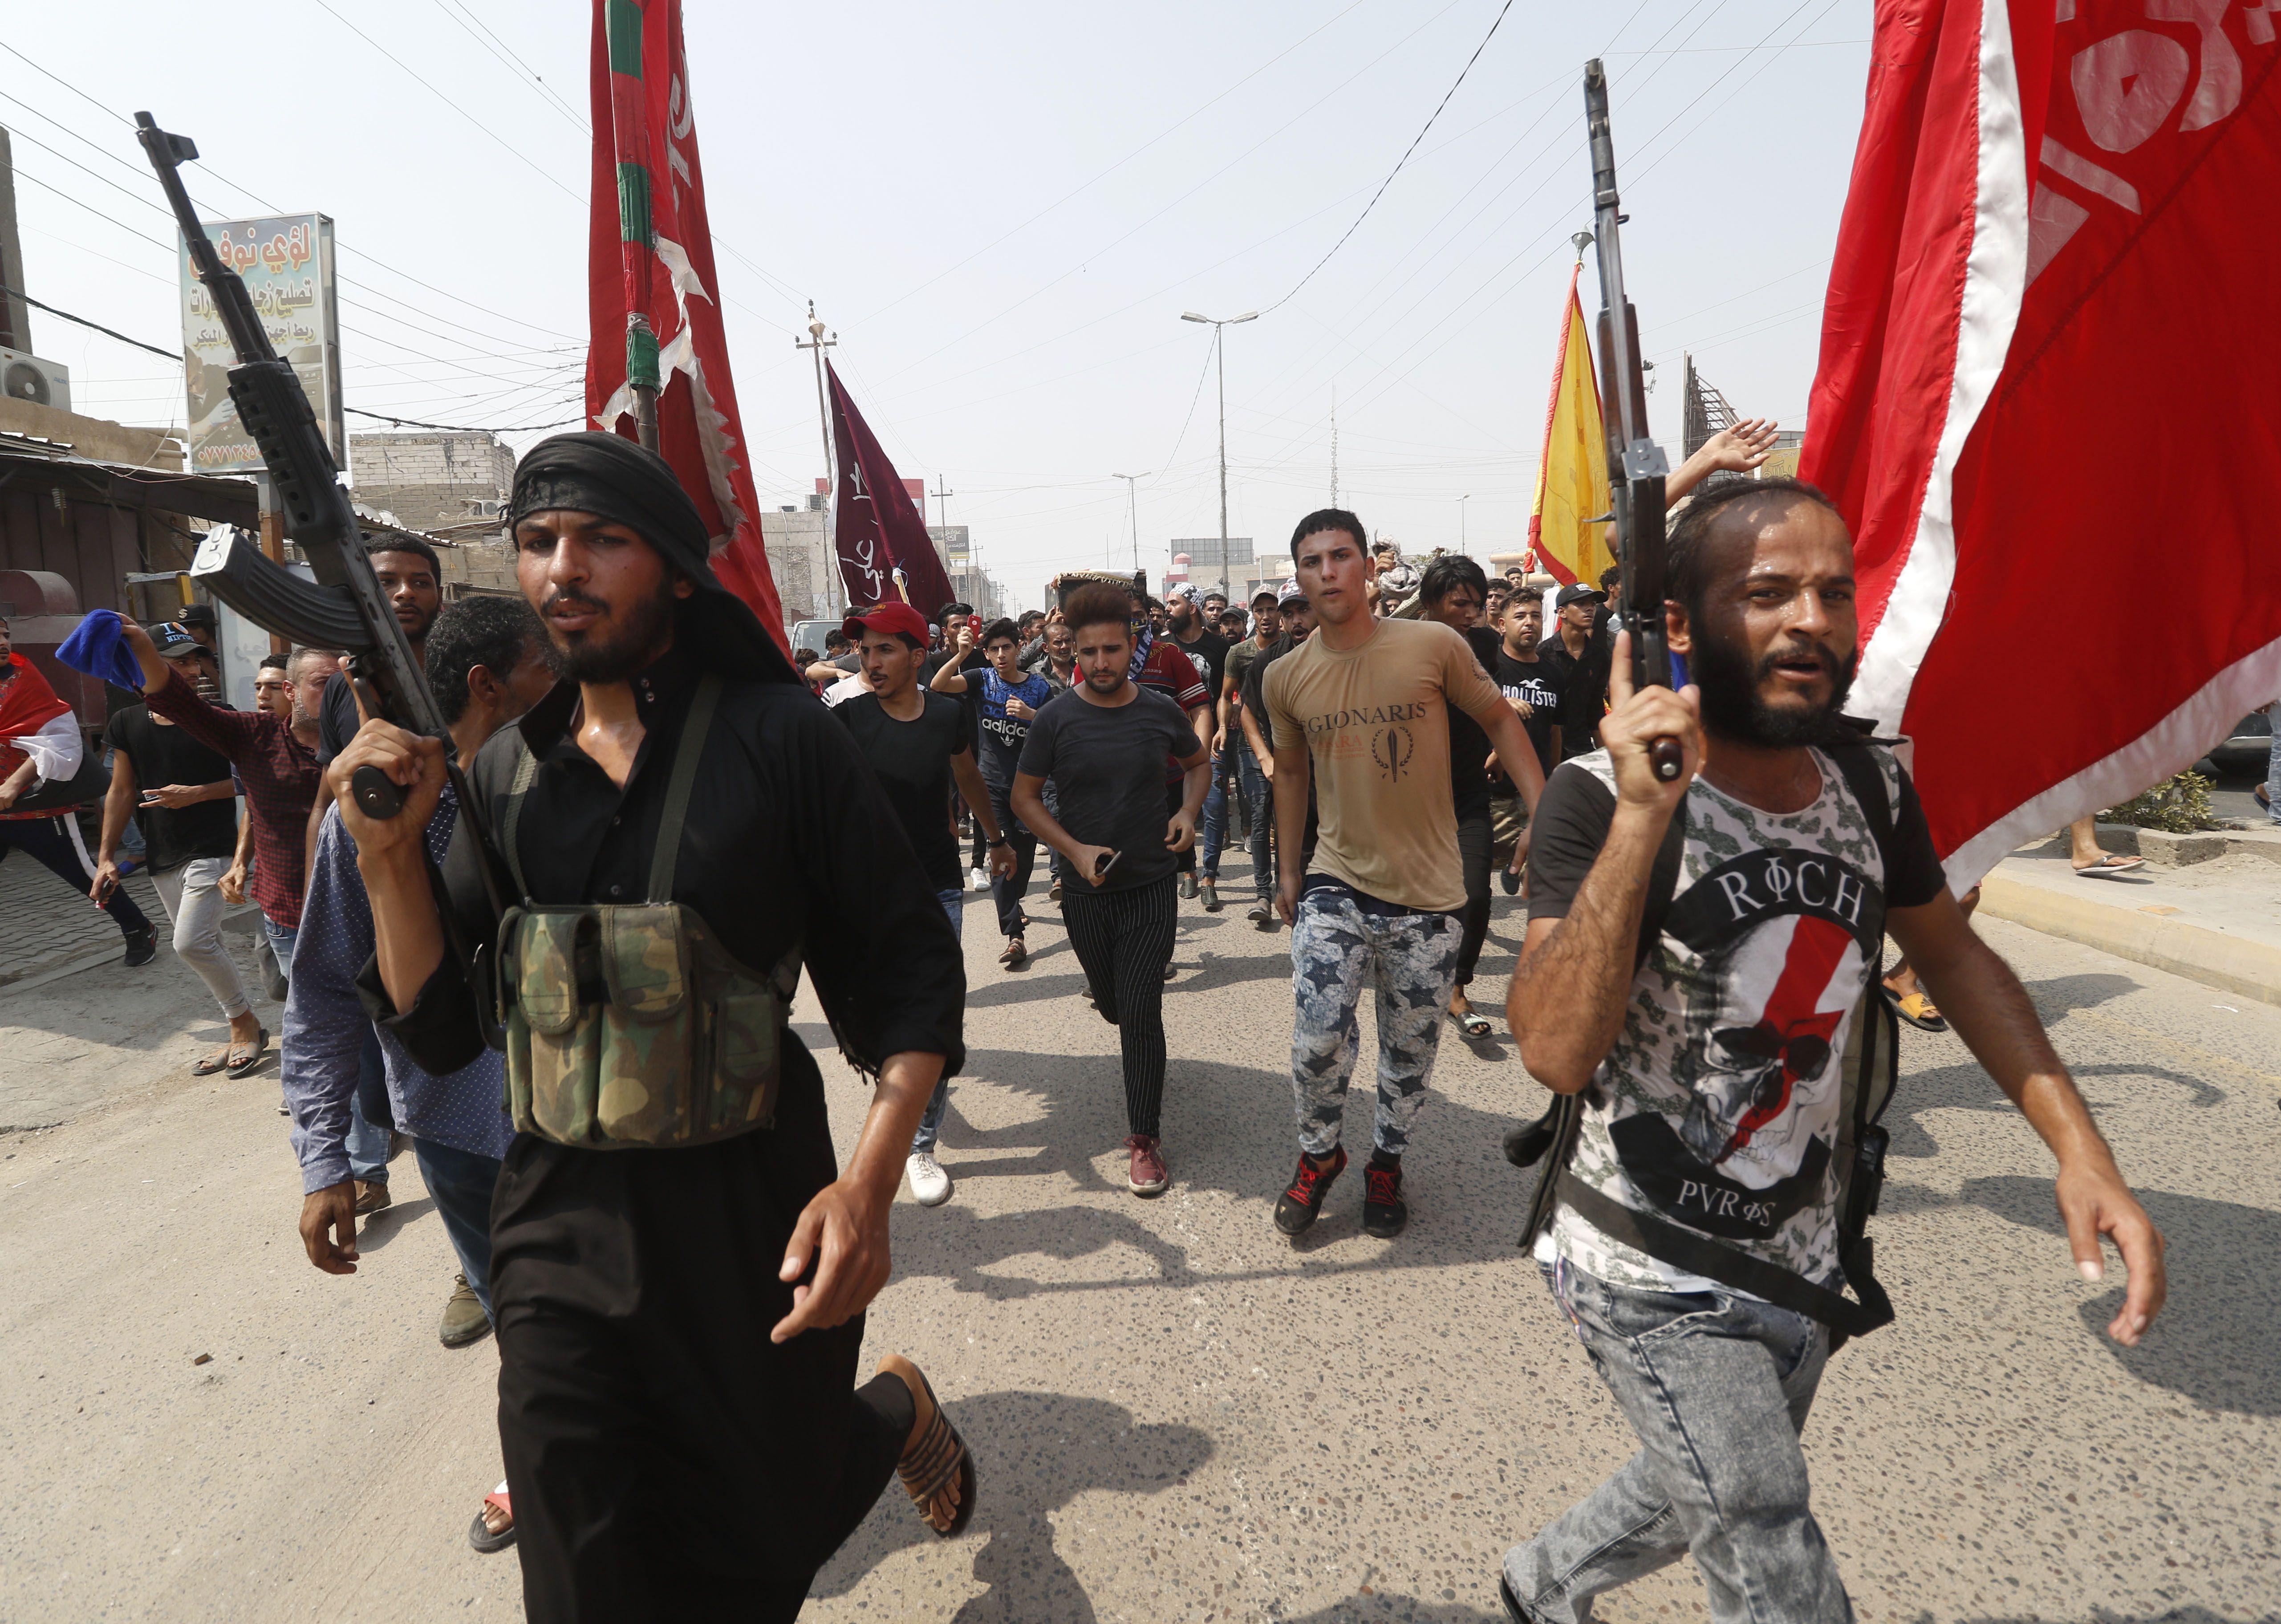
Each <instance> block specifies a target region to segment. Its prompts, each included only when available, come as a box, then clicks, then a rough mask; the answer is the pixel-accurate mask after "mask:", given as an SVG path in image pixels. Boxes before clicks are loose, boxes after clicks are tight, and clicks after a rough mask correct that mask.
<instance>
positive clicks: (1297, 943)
mask: <svg viewBox="0 0 2281 1624" xmlns="http://www.w3.org/2000/svg"><path fill="white" fill-rule="evenodd" d="M1462 930H1463V927H1462V926H1461V925H1460V924H1459V923H1458V919H1457V917H1456V916H1454V915H1450V914H1413V913H1398V912H1394V911H1390V910H1384V909H1383V905H1382V904H1379V903H1375V902H1373V901H1370V900H1369V899H1366V898H1364V897H1362V896H1359V895H1357V893H1355V892H1353V891H1350V890H1349V889H1348V888H1347V887H1345V886H1343V885H1318V886H1315V887H1313V888H1311V889H1310V890H1308V891H1306V892H1305V893H1303V894H1302V895H1301V896H1300V898H1299V913H1298V918H1297V919H1296V921H1295V923H1294V924H1293V925H1292V927H1291V994H1292V999H1293V1001H1294V1002H1295V1004H1296V1005H1297V1015H1296V1018H1295V1020H1294V1021H1293V1023H1292V1027H1291V1093H1292V1103H1293V1106H1294V1108H1295V1110H1296V1111H1297V1113H1298V1118H1299V1147H1300V1148H1301V1149H1303V1150H1304V1151H1306V1152H1307V1153H1308V1154H1309V1155H1311V1156H1328V1155H1329V1154H1330V1153H1331V1151H1332V1150H1334V1149H1335V1148H1337V1146H1338V1142H1339V1129H1340V1126H1341V1125H1342V1122H1343V1120H1344V1117H1345V1114H1346V1099H1347V1081H1348V1079H1349V1078H1350V1077H1352V1076H1353V1074H1354V1064H1355V1052H1356V1050H1357V1048H1359V1047H1360V1045H1361V1033H1360V1030H1359V1028H1358V1026H1357V1023H1356V1019H1355V1013H1356V1010H1357V1008H1358V1007H1359V1005H1360V1004H1361V1002H1362V995H1363V991H1364V989H1365V987H1366V986H1367V987H1372V988H1375V989H1376V991H1377V994H1378V1118H1377V1124H1376V1129H1375V1133H1374V1135H1373V1137H1374V1140H1375V1141H1376V1144H1377V1147H1378V1148H1379V1149H1380V1150H1382V1151H1384V1152H1385V1153H1386V1154H1387V1155H1388V1156H1400V1155H1401V1154H1402V1151H1403V1147H1404V1146H1406V1145H1408V1144H1409V1142H1410V1125H1411V1121H1412V1120H1413V1119H1414V1118H1415V1117H1417V1115H1418V1108H1419V1105H1421V1104H1423V1103H1424V1102H1425V1099H1426V1081H1427V1078H1429V1077H1430V1076H1431V1075H1432V1074H1433V1071H1434V1052H1435V1050H1436V1049H1437V1048H1439V1047H1440V1045H1441V1040H1442V1015H1443V1013H1444V1012H1445V1011H1446V1010H1447V1009H1449V1007H1450V986H1451V985H1452V979H1453V978H1454V977H1455V976H1456V974H1457V964H1458V938H1459V936H1460V935H1461V934H1462Z"/></svg>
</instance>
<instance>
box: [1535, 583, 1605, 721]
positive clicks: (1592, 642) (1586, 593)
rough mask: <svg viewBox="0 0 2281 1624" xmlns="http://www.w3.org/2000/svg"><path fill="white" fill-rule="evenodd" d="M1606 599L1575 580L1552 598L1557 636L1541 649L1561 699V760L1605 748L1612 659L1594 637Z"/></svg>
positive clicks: (1600, 593) (1540, 645) (1590, 587)
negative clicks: (1603, 718) (1602, 737)
mask: <svg viewBox="0 0 2281 1624" xmlns="http://www.w3.org/2000/svg"><path fill="white" fill-rule="evenodd" d="M1606 601H1607V594H1606V593H1604V592H1601V591H1600V590H1599V589H1598V588H1597V587H1595V586H1587V585H1586V584H1584V583H1583V582H1581V581H1571V582H1570V583H1569V584H1567V585H1566V586H1564V587H1562V588H1561V589H1560V592H1559V595H1558V597H1556V598H1554V599H1553V600H1552V607H1553V611H1554V613H1555V614H1556V615H1558V617H1559V618H1558V622H1557V623H1555V625H1554V626H1553V629H1552V635H1551V636H1550V637H1549V638H1545V639H1544V641H1543V643H1541V644H1539V645H1538V646H1537V650H1536V654H1537V658H1538V659H1539V660H1540V661H1543V664H1544V674H1545V676H1546V677H1547V678H1548V679H1549V680H1550V683H1551V684H1552V686H1553V687H1554V688H1555V689H1557V690H1558V692H1559V694H1560V716H1559V727H1560V759H1561V760H1562V761H1564V762H1566V761H1572V760H1574V758H1575V757H1577V756H1580V755H1589V754H1591V753H1592V752H1593V751H1595V750H1597V749H1598V748H1599V747H1600V718H1601V716H1602V715H1605V714H1606V711H1607V708H1608V707H1607V698H1608V667H1609V664H1610V663H1611V661H1612V651H1611V649H1610V646H1609V645H1608V644H1607V643H1605V642H1604V641H1603V640H1602V639H1600V638H1597V637H1595V636H1594V635H1593V633H1592V621H1593V617H1594V616H1595V615H1597V613H1598V611H1599V608H1600V606H1601V605H1602V604H1604V603H1605V602H1606Z"/></svg>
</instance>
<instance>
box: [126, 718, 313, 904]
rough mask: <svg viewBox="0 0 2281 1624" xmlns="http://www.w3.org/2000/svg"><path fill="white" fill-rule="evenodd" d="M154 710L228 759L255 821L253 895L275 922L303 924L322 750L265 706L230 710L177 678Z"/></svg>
mask: <svg viewBox="0 0 2281 1624" xmlns="http://www.w3.org/2000/svg"><path fill="white" fill-rule="evenodd" d="M149 704H150V706H151V710H153V711H154V712H156V713H157V714H158V715H161V716H164V717H165V718H166V720H167V721H169V722H171V723H174V725H175V726H177V727H179V728H181V729H182V731H184V732H185V733H188V734H189V736H190V737H191V738H192V739H197V741H198V742H199V743H200V744H202V745H204V746H206V748H207V749H209V750H212V751H213V752H215V753H216V754H220V755H221V756H224V757H226V758H228V762H229V764H230V765H231V766H232V767H234V768H236V769H237V777H238V782H239V783H240V784H242V785H244V787H245V804H246V808H247V810H248V812H249V814H250V815H251V817H252V819H253V884H252V885H251V886H250V887H249V889H250V890H251V892H252V894H253V900H254V901H256V902H258V903H259V904H260V906H261V911H262V913H263V915H264V916H267V919H268V920H269V923H270V924H274V925H276V926H278V927H279V928H281V929H283V930H298V929H299V928H300V925H301V893H302V892H303V891H304V890H305V888H306V885H307V881H308V862H307V858H306V856H305V847H303V844H302V842H303V839H305V834H306V831H307V829H308V824H309V808H311V807H313V806H314V805H315V804H316V800H317V775H318V771H319V769H318V767H317V757H316V753H315V752H314V751H313V750H312V749H311V748H310V747H309V746H306V745H305V744H303V743H302V742H301V741H300V740H299V739H296V738H294V737H293V729H292V726H291V725H290V723H284V722H281V721H279V720H278V719H277V718H276V717H275V716H273V715H270V714H269V713H268V712H267V711H266V710H225V709H223V708H221V707H220V706H218V705H213V704H210V703H208V702H207V701H206V700H204V699H202V698H200V697H199V695H198V694H197V692H194V691H193V690H192V688H191V686H190V684H188V683H186V682H170V683H168V684H166V686H165V687H163V688H161V689H159V691H158V692H156V693H154V694H151V696H149Z"/></svg>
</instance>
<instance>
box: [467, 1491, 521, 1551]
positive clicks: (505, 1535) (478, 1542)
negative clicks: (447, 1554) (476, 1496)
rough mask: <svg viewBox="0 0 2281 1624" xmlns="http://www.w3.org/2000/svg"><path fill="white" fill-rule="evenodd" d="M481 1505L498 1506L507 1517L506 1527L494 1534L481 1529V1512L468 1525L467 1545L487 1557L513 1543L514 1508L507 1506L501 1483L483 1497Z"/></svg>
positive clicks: (488, 1530)
mask: <svg viewBox="0 0 2281 1624" xmlns="http://www.w3.org/2000/svg"><path fill="white" fill-rule="evenodd" d="M483 1504H485V1505H496V1506H498V1507H499V1510H501V1511H503V1512H506V1517H507V1523H506V1527H504V1528H501V1529H500V1530H499V1532H498V1533H496V1534H494V1533H492V1532H491V1530H490V1529H489V1528H486V1527H483V1513H482V1512H476V1520H475V1521H473V1522H471V1523H469V1524H468V1543H469V1544H470V1545H473V1546H474V1547H475V1548H476V1550H477V1551H482V1552H483V1554H484V1555H485V1556H489V1555H491V1553H492V1552H493V1551H505V1550H506V1548H507V1547H508V1546H509V1545H512V1544H514V1506H512V1505H510V1504H507V1492H506V1484H505V1483H501V1484H500V1485H499V1487H498V1488H497V1489H492V1490H491V1493H489V1494H487V1495H485V1496H483Z"/></svg>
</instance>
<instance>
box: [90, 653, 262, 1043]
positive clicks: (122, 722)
mask: <svg viewBox="0 0 2281 1624" xmlns="http://www.w3.org/2000/svg"><path fill="white" fill-rule="evenodd" d="M137 630H140V628H137ZM145 640H146V641H147V642H149V643H150V644H151V649H152V653H153V654H154V656H155V657H156V658H157V659H159V660H162V661H166V665H167V667H168V669H169V671H170V673H171V677H172V678H179V679H180V680H181V681H182V682H183V683H184V684H188V685H189V686H191V687H194V688H203V690H204V691H205V693H207V694H209V695H211V694H212V693H213V692H216V691H217V689H218V688H219V683H218V681H217V672H218V669H219V668H218V667H217V666H216V664H215V661H214V657H213V654H212V653H209V652H208V651H207V649H206V647H205V645H204V644H202V643H200V642H199V641H198V640H197V638H193V637H192V636H190V634H189V632H187V631H185V630H182V627H180V626H175V625H161V626H157V627H154V628H152V629H151V632H150V633H149V634H148V636H147V637H146V638H145ZM104 740H105V741H106V742H107V743H109V744H110V746H112V751H113V754H112V762H111V793H110V794H109V795H107V796H106V797H105V798H104V803H103V841H102V845H101V847H100V848H99V849H98V850H97V854H96V862H95V884H94V885H93V886H92V887H90V888H89V893H88V894H89V895H90V896H92V897H93V898H94V899H95V900H96V901H98V902H104V901H109V900H110V898H111V893H112V891H114V890H116V889H117V888H118V885H119V863H118V859H117V853H118V848H119V837H120V831H122V830H123V829H124V828H125V827H126V824H127V816H128V812H129V811H130V810H132V811H135V812H137V813H138V814H139V816H141V818H142V820H143V842H144V845H145V847H147V848H148V851H149V854H150V855H149V861H148V863H147V865H146V867H147V870H148V872H149V873H150V876H151V883H152V884H153V885H156V886H157V887H158V889H159V901H160V902H161V903H163V904H164V905H165V907H166V917H167V919H168V920H169V921H171V922H172V924H173V925H174V955H175V956H176V957H178V958H180V959H181V960H182V963H185V964H187V965H189V967H190V968H191V969H192V970H193V971H197V976H198V979H200V980H201V981H203V982H205V984H206V990H207V991H208V992H209V993H211V994H213V1000H214V1002H215V1003H216V1004H217V1005H219V1006H220V1009H221V1013H222V1017H223V1018H224V1019H225V1020H227V1021H228V1023H229V1042H228V1044H227V1045H225V1046H224V1047H223V1048H219V1049H216V1050H215V1051H214V1052H213V1054H211V1055H207V1056H204V1057H202V1058H200V1059H198V1060H197V1061H195V1062H193V1063H192V1064H191V1066H190V1071H191V1072H192V1074H193V1075H195V1076H198V1077H206V1076H210V1075H212V1074H213V1072H216V1071H225V1070H226V1071H228V1073H229V1074H230V1075H231V1076H232V1077H243V1076H244V1075H245V1074H246V1073H247V1072H248V1071H251V1070H253V1068H254V1067H255V1066H256V1065H258V1064H259V1063H260V1060H261V1056H262V1052H263V1051H264V1050H265V1049H267V1048H268V1047H269V1029H268V1028H267V1027H266V1026H264V1025H261V1023H260V1022H259V1021H258V1020H256V1019H255V1018H254V1016H253V1002H252V1000H251V999H250V998H249V997H247V996H246V991H245V983H244V981H243V980H242V979H240V978H239V976H238V973H237V963H236V961H235V960H234V959H232V958H231V957H230V955H229V949H228V947H225V946H224V945H223V943H222V940H221V915H222V895H221V877H222V875H223V873H224V872H225V871H227V870H228V867H229V864H230V860H231V858H232V857H233V856H235V855H236V851H237V802H236V798H235V796H234V795H233V793H232V792H231V786H230V778H229V762H228V761H227V760H225V759H224V758H223V757H222V756H221V755H220V754H219V753H218V752H216V751H214V750H213V749H210V748H208V747H207V746H205V745H202V744H200V743H199V742H198V741H197V739H195V738H193V737H192V736H191V735H190V734H189V733H188V732H186V731H184V730H182V729H181V728H179V727H176V726H175V725H174V723H172V722H170V721H168V720H167V719H166V717H165V716H164V715H159V714H156V713H155V712H154V711H153V710H152V709H151V707H150V706H148V705H144V704H137V705H130V706H128V708H126V709H124V710H121V711H120V712H119V713H118V714H117V715H113V716H112V718H111V721H110V723H108V724H107V725H106V726H105V727H104Z"/></svg>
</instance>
